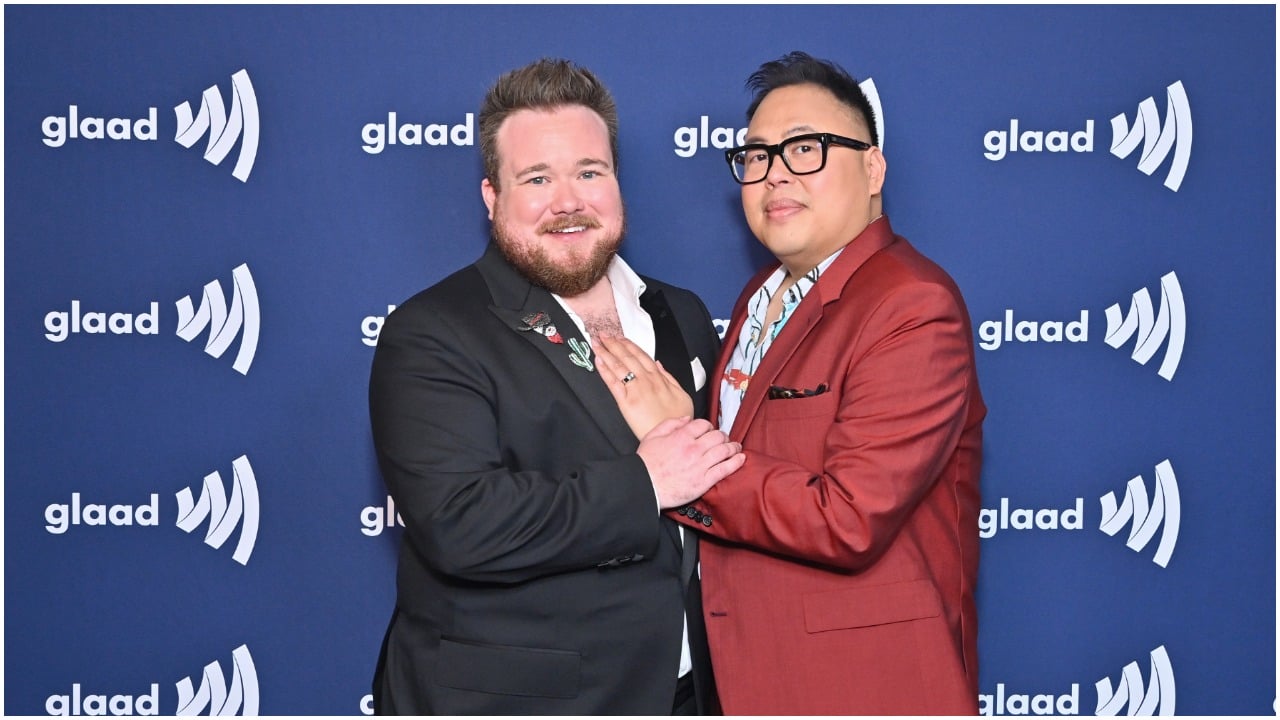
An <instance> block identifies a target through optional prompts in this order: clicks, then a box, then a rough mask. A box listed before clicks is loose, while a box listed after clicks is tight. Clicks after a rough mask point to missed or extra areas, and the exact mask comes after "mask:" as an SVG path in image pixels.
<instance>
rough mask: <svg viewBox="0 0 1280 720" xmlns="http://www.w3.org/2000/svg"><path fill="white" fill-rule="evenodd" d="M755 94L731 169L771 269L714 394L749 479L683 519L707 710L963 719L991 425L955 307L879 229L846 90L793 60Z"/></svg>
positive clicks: (901, 245) (876, 167)
mask: <svg viewBox="0 0 1280 720" xmlns="http://www.w3.org/2000/svg"><path fill="white" fill-rule="evenodd" d="M748 86H749V87H750V88H751V89H752V90H753V91H754V94H755V95H754V101H753V102H752V104H751V106H750V108H749V109H748V110H747V116H748V118H749V125H748V129H747V137H746V140H747V143H748V144H746V145H744V146H743V147H740V148H734V149H732V150H729V151H728V152H727V157H728V160H729V169H730V170H731V171H732V173H733V178H734V179H735V180H736V181H737V182H738V183H740V184H741V191H742V207H743V211H744V212H745V213H746V219H747V224H748V225H750V227H751V230H752V232H753V233H754V234H755V235H756V237H757V238H758V239H759V240H760V242H761V243H763V244H764V245H765V247H767V248H769V250H770V251H771V252H772V253H773V254H774V256H776V257H777V259H778V263H779V264H778V265H776V266H774V267H770V268H766V269H765V270H763V271H762V272H761V273H760V274H758V275H756V276H755V277H754V278H752V280H751V281H750V282H749V283H748V284H747V286H746V288H745V289H744V291H743V293H742V295H741V297H740V298H739V299H738V302H737V304H736V306H735V307H734V311H733V320H732V323H731V325H730V326H729V329H728V332H727V334H726V336H725V346H724V350H723V352H722V354H721V356H720V359H719V363H718V368H717V373H716V379H717V380H718V383H717V384H713V395H712V418H713V420H715V419H716V418H717V414H718V420H719V423H720V428H721V430H723V431H724V432H725V433H727V434H728V435H729V436H730V439H731V440H736V441H739V442H741V443H742V446H743V448H744V450H745V453H746V463H745V464H744V465H743V467H742V468H741V469H740V470H738V471H737V472H735V473H734V474H732V475H731V476H729V477H728V478H727V479H725V480H724V481H722V482H721V483H719V484H718V485H716V486H715V487H713V488H711V489H710V490H708V491H707V492H706V494H704V495H703V496H702V497H701V498H700V499H698V500H695V501H693V502H692V503H690V504H689V505H687V506H685V507H682V508H680V509H679V510H678V512H679V516H678V517H679V520H680V521H681V522H683V523H685V524H687V525H689V526H691V527H695V528H698V529H699V530H701V531H702V532H703V533H705V539H704V542H703V543H702V544H701V548H702V550H701V553H702V554H701V563H702V565H701V572H702V584H703V608H704V613H705V617H706V622H707V635H708V639H709V642H710V646H711V653H712V668H713V670H714V672H715V676H716V684H717V687H718V690H719V693H720V700H721V702H722V704H723V708H724V711H725V713H726V714H729V715H745V714H753V715H754V714H766V715H768V714H785V715H821V714H836V715H914V714H941V715H962V714H974V713H976V712H977V678H978V665H977V612H976V609H975V606H974V585H975V583H976V582H977V579H978V513H979V509H980V498H979V491H978V474H979V469H980V466H981V461H982V419H983V417H984V416H985V415H986V407H985V406H984V404H983V401H982V395H981V393H980V391H979V389H978V378H977V375H976V373H975V370H974V356H973V340H972V338H973V333H972V330H971V329H970V322H969V316H968V311H967V310H966V308H965V304H964V300H963V298H962V297H961V295H960V291H959V289H958V288H957V287H956V285H955V283H954V282H953V281H952V279H951V278H950V277H949V276H948V275H947V274H946V272H944V271H943V270H942V269H941V268H939V267H938V266H937V265H935V264H934V263H933V262H932V261H930V260H929V259H928V258H926V257H924V256H923V255H921V254H920V252H919V251H917V250H916V249H915V248H914V247H912V246H911V244H910V243H908V242H907V240H906V239H904V238H902V237H900V236H898V235H895V234H894V232H893V230H892V229H891V228H890V225H889V218H887V217H885V216H884V215H883V214H882V213H881V191H882V189H883V187H884V182H885V171H886V162H885V158H884V155H883V154H882V153H881V152H880V148H879V147H878V145H879V138H878V137H877V135H876V131H875V118H874V116H873V110H872V108H871V105H870V103H868V101H867V99H866V97H865V96H864V95H863V93H862V91H861V90H860V89H859V87H858V84H857V83H856V82H855V81H854V79H853V78H851V77H850V76H849V75H848V74H847V73H845V71H844V70H842V69H841V68H839V67H838V66H835V65H833V64H831V63H829V62H825V61H820V60H816V59H814V58H812V57H810V56H808V55H806V54H804V53H792V54H790V55H787V56H785V57H783V58H781V59H780V60H777V61H774V62H769V63H765V64H764V65H762V66H761V67H760V69H759V70H758V71H757V72H756V73H755V74H753V75H752V76H751V78H750V80H749V81H748Z"/></svg>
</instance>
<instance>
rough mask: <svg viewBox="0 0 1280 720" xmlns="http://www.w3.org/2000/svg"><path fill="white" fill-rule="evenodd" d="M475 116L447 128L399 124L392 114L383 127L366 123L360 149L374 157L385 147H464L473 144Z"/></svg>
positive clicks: (441, 124)
mask: <svg viewBox="0 0 1280 720" xmlns="http://www.w3.org/2000/svg"><path fill="white" fill-rule="evenodd" d="M474 137H475V116H474V115H472V114H471V113H467V114H466V116H465V117H464V118H463V121H462V122H461V123H459V124H457V125H453V126H450V125H448V124H446V123H429V124H427V125H422V124H420V123H401V122H398V120H397V119H396V113H395V112H389V113H387V121H386V122H385V123H366V124H365V126H364V127H363V128H362V129H361V130H360V139H361V140H363V141H364V145H362V146H361V149H362V150H364V151H365V152H367V153H369V154H370V155H377V154H378V153H381V152H382V151H383V150H385V149H386V148H387V146H388V145H396V144H399V145H436V146H438V145H456V146H459V147H461V146H465V145H471V144H473V143H474Z"/></svg>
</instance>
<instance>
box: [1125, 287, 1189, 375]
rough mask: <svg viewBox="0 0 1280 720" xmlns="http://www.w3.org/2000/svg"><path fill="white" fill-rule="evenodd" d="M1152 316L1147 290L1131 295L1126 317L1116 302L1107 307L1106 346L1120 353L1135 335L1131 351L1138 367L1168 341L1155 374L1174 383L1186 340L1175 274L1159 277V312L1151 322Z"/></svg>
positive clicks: (1183, 314)
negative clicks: (1123, 346)
mask: <svg viewBox="0 0 1280 720" xmlns="http://www.w3.org/2000/svg"><path fill="white" fill-rule="evenodd" d="M1152 316H1153V313H1152V310H1151V295H1150V294H1149V293H1148V292H1147V289H1146V288H1142V289H1141V290H1139V291H1137V292H1135V293H1134V294H1133V300H1132V301H1131V302H1130V303H1129V314H1128V315H1127V316H1121V315H1120V304H1119V303H1116V304H1114V305H1112V306H1111V307H1109V308H1107V337H1106V343H1107V344H1108V345H1110V346H1111V347H1113V348H1116V349H1117V350H1119V349H1120V347H1121V346H1122V345H1124V344H1125V343H1126V342H1128V341H1129V338H1131V337H1133V335H1134V333H1135V332H1136V333H1137V336H1138V342H1137V345H1136V346H1135V347H1134V348H1133V355H1132V358H1133V359H1134V360H1136V361H1137V362H1138V364H1139V365H1146V364H1147V361H1148V360H1150V359H1151V358H1152V356H1153V355H1155V354H1156V351H1157V350H1159V349H1160V345H1161V344H1162V343H1164V341H1165V339H1166V338H1167V339H1168V341H1169V343H1168V345H1167V346H1166V347H1165V351H1164V361H1163V362H1161V363H1160V370H1159V371H1157V373H1156V374H1157V375H1159V376H1160V377H1162V378H1164V379H1165V380H1173V375H1174V373H1176V372H1177V371H1178V362H1179V361H1180V360H1181V359H1182V346H1183V343H1184V342H1186V337H1187V309H1186V305H1185V304H1184V303H1183V302H1182V286H1181V285H1179V284H1178V275H1177V273H1172V272H1171V273H1168V274H1166V275H1165V276H1164V277H1162V278H1160V313H1159V314H1158V315H1155V317H1154V320H1153V319H1152Z"/></svg>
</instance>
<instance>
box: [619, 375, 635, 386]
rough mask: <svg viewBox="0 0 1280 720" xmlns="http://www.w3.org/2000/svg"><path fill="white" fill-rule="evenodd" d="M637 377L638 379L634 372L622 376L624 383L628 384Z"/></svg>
mask: <svg viewBox="0 0 1280 720" xmlns="http://www.w3.org/2000/svg"><path fill="white" fill-rule="evenodd" d="M635 379H636V374H635V373H633V372H628V373H627V374H626V375H623V376H622V384H623V385H626V384H627V383H629V382H631V381H632V380H635Z"/></svg>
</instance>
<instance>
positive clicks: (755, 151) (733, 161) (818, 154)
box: [724, 133, 871, 185]
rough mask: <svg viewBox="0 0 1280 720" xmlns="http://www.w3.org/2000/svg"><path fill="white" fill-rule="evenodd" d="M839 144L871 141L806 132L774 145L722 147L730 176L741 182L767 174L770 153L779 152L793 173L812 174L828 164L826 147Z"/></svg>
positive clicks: (859, 145) (849, 145)
mask: <svg viewBox="0 0 1280 720" xmlns="http://www.w3.org/2000/svg"><path fill="white" fill-rule="evenodd" d="M832 145H842V146H844V147H847V148H852V149H854V150H870V149H871V145H870V144H869V143H864V142H862V141H861V140H854V139H853V138H847V137H844V136H842V135H833V134H832V133H808V134H806V135H796V136H795V137H790V138H787V139H786V140H783V141H782V142H780V143H778V144H777V145H765V144H763V143H753V144H751V145H743V146H742V147H736V148H731V149H729V150H725V152H724V156H725V159H726V160H728V161H729V169H730V170H731V171H732V172H733V179H734V180H737V181H738V183H739V184H741V185H750V184H752V183H758V182H760V181H761V180H763V179H765V177H766V176H768V175H769V169H770V168H772V167H773V156H774V155H780V156H782V163H783V164H784V165H786V166H787V169H788V170H790V171H791V174H792V175H812V174H813V173H816V172H818V171H819V170H821V169H822V168H824V167H826V166H827V148H829V147H830V146H832Z"/></svg>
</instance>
